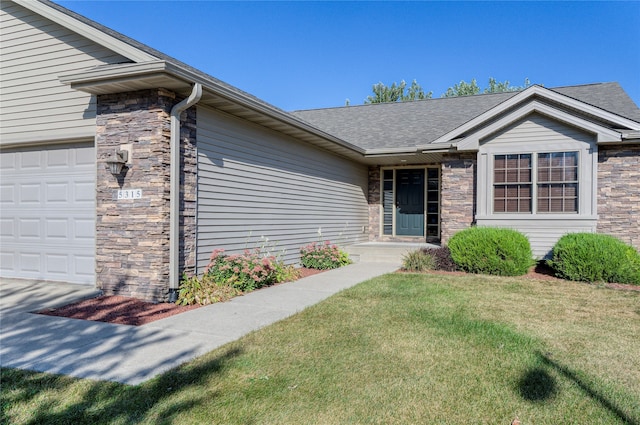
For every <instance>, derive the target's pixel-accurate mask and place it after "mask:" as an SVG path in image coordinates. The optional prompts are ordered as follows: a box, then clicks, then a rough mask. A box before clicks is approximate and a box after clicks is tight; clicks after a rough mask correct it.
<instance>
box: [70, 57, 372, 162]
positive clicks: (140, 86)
mask: <svg viewBox="0 0 640 425" xmlns="http://www.w3.org/2000/svg"><path fill="white" fill-rule="evenodd" d="M60 81H61V82H62V83H64V84H68V85H69V86H71V88H73V89H76V90H80V91H84V92H87V93H91V94H96V95H98V94H110V93H122V92H127V91H136V90H145V89H150V88H165V89H169V90H172V91H175V92H176V93H178V94H181V95H186V94H188V93H189V92H190V90H191V86H192V85H193V84H194V83H200V84H202V86H203V91H204V95H203V98H202V100H201V103H203V104H205V105H209V106H211V107H214V108H216V109H218V110H221V111H224V112H226V113H229V114H232V115H235V116H238V117H240V118H243V119H246V120H249V121H253V122H256V123H259V124H260V125H262V126H265V127H268V128H272V129H274V130H276V131H279V132H282V133H285V134H288V135H292V136H294V137H299V138H302V139H303V140H305V141H307V142H309V143H312V144H314V145H317V146H319V147H322V148H324V149H327V150H330V151H333V152H334V153H338V154H340V155H342V156H346V157H348V158H350V159H354V160H356V161H361V160H362V158H363V156H364V154H365V150H364V149H362V148H360V147H358V146H355V145H353V144H351V143H348V142H346V141H344V140H342V139H340V138H338V137H335V136H333V135H331V134H329V133H326V132H324V131H322V130H320V129H318V128H316V127H314V126H312V125H310V124H309V123H307V122H306V121H303V120H301V119H299V118H297V117H295V116H293V115H291V114H289V113H287V112H285V111H282V110H281V109H278V108H276V107H275V106H270V105H269V104H267V103H265V102H262V101H259V100H258V99H256V98H254V97H253V96H250V95H247V94H244V93H243V92H239V91H234V90H231V89H229V88H228V87H226V86H224V85H221V84H219V83H218V82H217V81H216V80H213V79H207V78H204V77H203V76H202V75H200V74H196V73H194V72H192V71H191V70H189V69H185V68H183V67H180V66H178V65H176V64H173V63H171V62H167V61H163V60H155V61H149V62H144V63H126V64H117V65H106V66H99V67H95V68H91V69H86V70H82V71H79V72H74V73H72V74H65V75H62V76H60Z"/></svg>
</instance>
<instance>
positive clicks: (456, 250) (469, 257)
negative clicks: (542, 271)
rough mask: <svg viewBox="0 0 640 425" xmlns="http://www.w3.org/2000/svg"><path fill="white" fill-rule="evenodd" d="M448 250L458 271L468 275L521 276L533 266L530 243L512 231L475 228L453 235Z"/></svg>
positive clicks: (523, 236)
mask: <svg viewBox="0 0 640 425" xmlns="http://www.w3.org/2000/svg"><path fill="white" fill-rule="evenodd" d="M448 246H449V250H450V251H451V257H452V258H453V261H454V262H455V263H456V265H457V266H458V268H460V269H461V270H464V271H466V272H469V273H480V274H491V275H498V276H520V275H523V274H526V273H527V271H528V270H529V268H530V267H531V266H533V264H534V260H533V255H532V253H531V245H530V244H529V240H528V239H527V237H526V236H525V235H523V234H522V233H520V232H518V231H516V230H512V229H501V228H496V227H475V226H474V227H471V228H469V229H466V230H462V231H460V232H458V233H456V234H455V235H453V237H451V239H450V240H449V243H448Z"/></svg>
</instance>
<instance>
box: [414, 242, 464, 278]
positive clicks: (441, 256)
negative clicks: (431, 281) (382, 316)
mask: <svg viewBox="0 0 640 425" xmlns="http://www.w3.org/2000/svg"><path fill="white" fill-rule="evenodd" d="M422 252H424V253H425V254H427V255H430V256H431V257H433V260H434V261H435V267H434V269H435V270H443V271H446V272H455V271H456V270H458V267H456V263H455V262H454V261H453V258H451V251H450V250H449V247H447V246H441V247H439V248H423V249H422Z"/></svg>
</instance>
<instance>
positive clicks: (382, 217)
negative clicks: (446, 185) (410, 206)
mask: <svg viewBox="0 0 640 425" xmlns="http://www.w3.org/2000/svg"><path fill="white" fill-rule="evenodd" d="M417 169H422V170H424V206H423V209H424V226H423V227H424V230H423V234H422V236H406V235H397V234H396V208H395V205H396V171H397V170H417ZM430 169H435V170H437V171H438V200H437V202H438V212H437V213H436V214H437V216H438V224H437V233H438V236H437V239H438V240H440V234H441V225H440V223H441V219H440V214H441V208H442V205H441V198H442V196H441V193H440V190H441V187H442V186H441V185H442V172H441V166H440V164H436V165H422V166H390V167H380V219H379V226H380V227H379V235H380V237H381V238H385V237H386V238H406V239H420V240H427V239H434V238H433V237H429V236H428V226H429V220H428V218H429V214H430V213H429V212H428V208H427V204H428V202H429V200H428V191H429V185H428V182H429V170H430ZM385 171H392V172H393V173H392V176H393V178H392V180H388V179H385ZM385 181H391V182H392V183H391V184H392V188H393V189H392V191H393V197H392V202H391V206H392V208H391V217H390V223H391V233H385V215H389V212H385V209H384V206H385V199H384V196H385V190H384V186H385Z"/></svg>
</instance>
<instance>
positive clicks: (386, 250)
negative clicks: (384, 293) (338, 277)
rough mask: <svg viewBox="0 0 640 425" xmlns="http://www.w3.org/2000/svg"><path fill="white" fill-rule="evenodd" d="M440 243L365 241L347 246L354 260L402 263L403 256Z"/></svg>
mask: <svg viewBox="0 0 640 425" xmlns="http://www.w3.org/2000/svg"><path fill="white" fill-rule="evenodd" d="M437 247H438V245H434V244H429V243H412V242H406V243H405V242H364V243H360V244H356V245H349V246H347V247H345V251H346V252H347V253H348V254H349V258H351V259H352V260H353V261H354V262H363V263H364V262H374V263H384V262H389V263H398V264H400V263H402V258H403V257H404V256H405V255H406V254H407V253H408V252H412V251H416V250H418V249H422V248H437Z"/></svg>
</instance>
